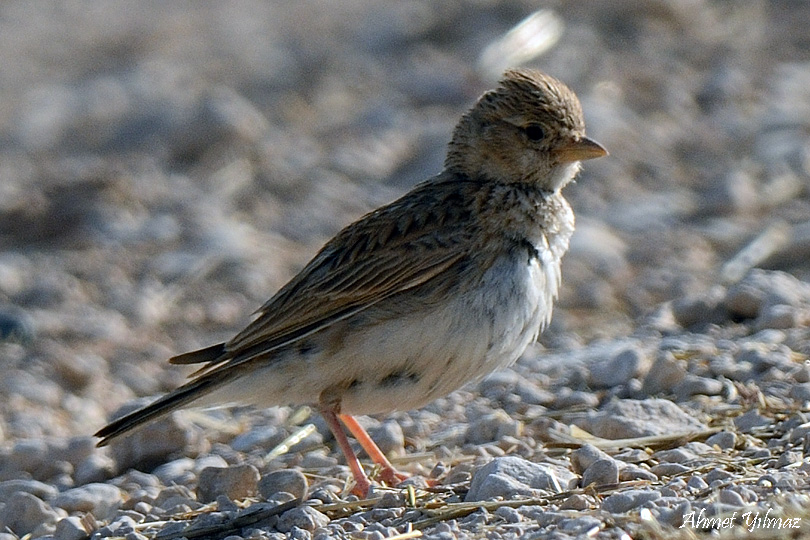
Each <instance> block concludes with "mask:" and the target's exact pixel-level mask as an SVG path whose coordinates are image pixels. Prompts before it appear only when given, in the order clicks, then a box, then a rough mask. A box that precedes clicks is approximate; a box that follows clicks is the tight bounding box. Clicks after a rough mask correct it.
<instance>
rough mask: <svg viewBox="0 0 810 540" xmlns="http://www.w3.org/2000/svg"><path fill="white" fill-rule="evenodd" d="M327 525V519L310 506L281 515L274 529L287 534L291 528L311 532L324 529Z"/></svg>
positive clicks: (300, 507)
mask: <svg viewBox="0 0 810 540" xmlns="http://www.w3.org/2000/svg"><path fill="white" fill-rule="evenodd" d="M328 523H329V518H328V517H327V516H326V515H324V514H322V513H321V512H319V511H318V510H315V509H314V508H312V507H311V506H299V507H297V508H293V509H292V510H287V511H286V512H284V513H283V514H281V516H279V518H278V524H277V525H276V528H277V529H278V530H279V531H281V532H283V533H289V532H290V531H292V530H293V528H298V529H301V530H304V531H307V532H312V531H314V530H315V529H317V528H319V527H326V525H327V524H328Z"/></svg>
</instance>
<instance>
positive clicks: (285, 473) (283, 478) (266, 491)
mask: <svg viewBox="0 0 810 540" xmlns="http://www.w3.org/2000/svg"><path fill="white" fill-rule="evenodd" d="M258 489H259V495H261V496H262V497H264V498H265V499H269V498H270V497H272V496H273V495H275V494H276V493H280V492H285V493H290V494H292V495H293V496H294V497H296V498H298V499H301V500H304V499H306V496H307V479H306V477H305V476H304V473H302V472H301V471H296V470H279V471H273V472H271V473H268V474H266V475H264V476H263V477H262V479H261V480H259V486H258Z"/></svg>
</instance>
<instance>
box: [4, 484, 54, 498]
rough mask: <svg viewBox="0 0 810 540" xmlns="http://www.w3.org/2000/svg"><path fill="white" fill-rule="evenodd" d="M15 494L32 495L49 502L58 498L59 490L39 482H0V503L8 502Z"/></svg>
mask: <svg viewBox="0 0 810 540" xmlns="http://www.w3.org/2000/svg"><path fill="white" fill-rule="evenodd" d="M15 493H30V494H31V495H34V496H35V497H38V498H40V499H42V500H43V501H49V500H51V499H53V498H54V497H56V495H57V494H58V493H59V490H58V489H56V488H55V487H54V486H52V485H50V484H46V483H45V482H40V481H38V480H25V479H16V480H6V481H5V482H0V501H7V500H8V499H9V497H11V496H12V495H13V494H15Z"/></svg>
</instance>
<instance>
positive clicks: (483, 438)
mask: <svg viewBox="0 0 810 540" xmlns="http://www.w3.org/2000/svg"><path fill="white" fill-rule="evenodd" d="M519 426H520V423H519V422H518V421H517V420H513V419H512V418H511V417H510V416H509V415H508V414H506V413H505V412H504V411H502V410H497V411H495V412H493V413H490V414H485V415H482V416H481V417H479V418H478V419H477V420H475V421H473V422H471V423H470V425H469V427H468V428H467V434H466V437H465V439H466V441H467V442H468V443H471V444H484V443H488V442H493V441H497V440H500V439H501V437H503V436H505V435H511V436H516V435H518V434H519V433H520V427H519Z"/></svg>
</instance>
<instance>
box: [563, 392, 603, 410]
mask: <svg viewBox="0 0 810 540" xmlns="http://www.w3.org/2000/svg"><path fill="white" fill-rule="evenodd" d="M597 405H599V398H598V397H597V396H596V395H595V394H593V393H592V392H583V391H581V390H570V389H568V388H562V389H560V391H559V392H558V393H557V398H556V399H555V400H554V404H553V407H554V408H555V409H567V408H569V407H576V408H580V407H581V408H584V409H593V408H595V407H596V406H597Z"/></svg>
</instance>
